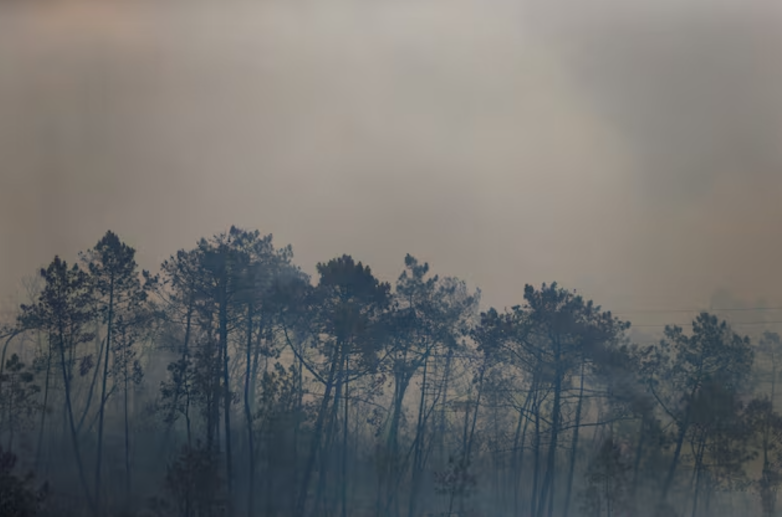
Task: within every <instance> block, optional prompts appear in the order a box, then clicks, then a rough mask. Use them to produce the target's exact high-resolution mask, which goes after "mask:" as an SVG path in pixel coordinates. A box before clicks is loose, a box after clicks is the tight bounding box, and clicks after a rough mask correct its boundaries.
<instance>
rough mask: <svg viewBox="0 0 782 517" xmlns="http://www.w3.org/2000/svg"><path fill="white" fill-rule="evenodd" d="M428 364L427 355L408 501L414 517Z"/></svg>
mask: <svg viewBox="0 0 782 517" xmlns="http://www.w3.org/2000/svg"><path fill="white" fill-rule="evenodd" d="M428 366H429V360H428V356H427V357H426V358H425V359H424V372H423V379H422V381H421V398H420V401H419V403H418V422H417V423H416V426H415V444H414V452H413V469H412V482H411V484H410V499H409V501H408V508H407V516H408V517H414V515H415V509H416V504H417V503H418V493H419V486H420V484H421V473H422V470H423V469H422V465H421V456H422V453H423V440H424V432H425V429H424V406H425V405H426V374H427V369H428Z"/></svg>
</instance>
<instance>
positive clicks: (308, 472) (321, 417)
mask: <svg viewBox="0 0 782 517" xmlns="http://www.w3.org/2000/svg"><path fill="white" fill-rule="evenodd" d="M339 348H340V347H339V346H337V347H335V349H334V352H333V357H332V361H331V365H330V367H329V374H328V378H327V379H326V386H325V392H324V393H323V400H321V403H320V410H319V411H318V416H317V418H316V419H315V427H314V429H313V432H312V442H311V444H310V450H309V453H308V455H307V462H306V463H305V465H304V472H303V477H302V480H301V486H300V488H299V494H298V497H297V499H296V508H295V512H294V514H293V515H294V517H304V515H305V513H304V512H305V511H306V508H307V492H308V490H309V485H310V480H311V478H312V470H313V468H314V467H315V458H316V456H317V454H318V449H319V448H320V442H321V434H322V433H323V424H324V422H325V419H326V412H327V411H328V406H329V399H330V398H331V390H332V389H334V376H335V375H336V373H337V368H338V366H337V362H338V361H339V359H340V357H339Z"/></svg>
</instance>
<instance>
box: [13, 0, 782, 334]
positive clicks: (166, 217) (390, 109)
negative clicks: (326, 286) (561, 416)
mask: <svg viewBox="0 0 782 517" xmlns="http://www.w3.org/2000/svg"><path fill="white" fill-rule="evenodd" d="M156 3H157V6H154V5H153V4H152V3H151V2H149V3H147V2H140V1H138V0H136V1H131V0H127V1H125V2H115V3H111V2H105V1H104V2H88V1H67V0H59V1H44V0H40V1H38V2H29V1H19V2H10V3H4V4H3V5H2V6H0V167H2V168H0V171H2V172H0V294H2V295H3V296H4V297H5V298H8V297H9V296H11V295H12V293H13V292H14V290H15V289H16V288H17V286H18V281H19V279H20V278H21V277H23V276H25V275H29V274H33V273H35V271H36V269H37V268H38V267H39V266H42V265H45V263H47V262H48V261H50V260H51V258H52V257H53V255H54V254H56V253H57V254H61V255H62V256H64V257H65V258H67V259H69V260H72V259H73V258H75V254H76V253H77V251H79V250H84V249H86V248H88V247H90V246H92V245H93V244H95V242H97V240H98V239H99V238H100V237H101V236H102V234H103V233H104V232H105V231H106V230H107V229H112V230H114V231H116V232H118V233H119V234H120V236H121V237H123V238H124V239H125V240H126V241H128V242H129V243H130V244H131V245H133V246H135V247H137V248H138V250H139V257H140V260H141V262H142V263H143V265H144V266H145V267H147V268H156V266H157V264H159V262H160V261H162V260H163V259H165V258H166V257H167V256H168V255H170V254H171V253H173V252H175V251H176V250H177V249H180V248H184V247H190V246H192V245H193V244H194V243H195V241H196V240H197V239H198V238H200V237H202V236H209V235H211V234H213V233H216V232H219V231H222V230H224V229H226V228H227V227H228V226H230V225H231V224H236V225H238V226H242V227H248V228H258V229H260V230H261V231H262V232H264V233H273V234H274V235H275V240H276V241H277V242H278V244H281V245H282V244H287V243H291V244H293V247H294V253H295V255H296V260H297V262H298V263H299V264H301V265H302V266H303V267H304V268H305V269H306V270H307V271H309V272H312V271H313V269H314V264H315V263H316V262H318V261H323V260H328V259H329V258H332V257H334V256H336V255H338V254H342V253H350V254H352V255H353V256H354V257H355V258H356V259H358V260H363V261H365V262H367V263H368V264H370V265H371V266H372V267H373V269H374V270H375V271H376V272H377V273H378V274H379V275H380V276H381V277H383V278H386V279H389V280H391V279H393V278H395V277H396V275H397V274H398V273H399V271H400V270H401V267H402V263H403V258H404V255H405V253H408V252H409V253H411V254H413V255H415V256H417V257H418V258H420V259H422V260H426V261H429V262H430V263H431V264H432V266H433V269H434V271H436V272H439V273H443V274H450V275H456V276H459V277H461V278H464V279H466V280H468V282H469V283H470V285H471V286H479V287H481V288H482V290H483V292H484V301H485V302H486V303H487V304H492V305H498V306H503V305H513V304H515V303H518V302H520V301H521V295H522V289H523V286H524V284H525V283H534V284H540V283H541V282H544V281H551V280H557V281H559V282H560V283H562V284H563V285H565V286H567V287H571V288H577V289H579V290H580V291H582V292H585V293H586V294H588V295H589V296H591V297H594V298H595V300H596V301H597V302H598V303H601V304H602V305H604V306H606V307H607V308H611V309H614V310H616V311H632V310H644V309H661V308H692V307H694V306H696V305H700V304H703V303H706V301H707V300H708V299H709V296H710V295H711V294H712V293H713V292H714V291H715V290H716V289H718V288H726V289H729V290H731V291H734V292H735V293H736V294H737V295H738V296H741V297H744V298H747V299H750V300H754V299H756V298H758V297H764V298H766V299H769V300H779V299H782V297H780V296H778V293H779V292H780V289H782V274H781V273H780V266H782V239H781V238H780V237H782V202H780V200H781V199H782V197H781V195H782V150H781V149H782V139H781V138H780V137H782V59H780V56H781V55H782V14H780V10H779V8H778V7H775V3H776V2H772V1H767V2H760V1H747V0H743V1H741V2H739V1H738V0H736V1H733V2H724V1H723V2H718V1H716V0H708V1H706V0H698V1H696V0H687V1H685V0H676V1H673V0H669V1H667V2H661V1H659V0H647V1H643V2H642V1H638V0H636V1H626V0H625V1H621V2H620V1H619V0H612V1H607V0H591V1H589V2H584V1H583V0H579V1H577V0H518V1H510V0H471V1H467V0H415V1H413V0H326V1H323V0H319V1H310V0H266V1H264V0H256V1H253V2H249V1H247V2H245V1H238V0H234V1H229V2H218V1H214V2H201V3H199V4H198V5H197V4H196V3H194V2H189V3H184V2H175V1H169V2H163V1H160V2H156ZM210 4H211V5H210ZM779 315H780V318H779V319H782V312H780V313H779ZM674 317H675V316H674ZM670 319H671V316H670V315H666V316H665V317H664V318H663V321H667V320H670ZM657 320H660V318H659V317H658V318H657V319H656V320H655V321H657ZM678 320H681V318H680V317H679V318H678Z"/></svg>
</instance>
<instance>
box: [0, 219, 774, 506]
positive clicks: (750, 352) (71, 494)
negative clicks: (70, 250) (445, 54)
mask: <svg viewBox="0 0 782 517" xmlns="http://www.w3.org/2000/svg"><path fill="white" fill-rule="evenodd" d="M28 287H29V294H30V301H29V302H28V303H26V304H23V305H21V306H20V307H19V311H18V317H17V319H16V321H15V322H13V323H11V324H8V325H6V326H5V327H4V328H3V329H2V332H1V333H0V336H2V352H1V355H2V356H1V357H0V514H2V515H9V516H17V515H18V516H27V515H58V516H61V515H92V516H95V517H102V516H108V515H118V516H119V515H126V516H130V515H142V514H143V515H160V516H164V515H165V516H169V515H170V516H177V517H180V516H181V517H212V516H230V517H234V516H293V517H315V516H318V517H319V516H329V517H331V516H333V517H337V516H339V517H363V516H377V517H419V516H422V515H438V516H455V515H458V516H460V517H463V516H466V515H476V516H477V515H481V516H489V515H491V516H494V515H498V516H502V515H507V516H513V517H579V516H583V517H604V516H605V517H629V516H648V517H661V516H666V517H667V516H671V515H679V516H690V517H700V516H703V517H706V516H712V515H719V514H721V513H722V514H730V515H733V514H735V513H738V512H744V513H748V514H754V515H763V516H764V517H771V516H774V515H776V492H777V490H778V487H779V486H780V484H782V447H780V445H782V416H780V413H778V412H777V411H776V400H775V396H776V379H777V363H778V356H779V354H780V351H782V341H780V337H779V336H778V335H777V334H775V333H771V332H765V333H764V334H762V335H761V336H757V337H755V338H754V339H750V337H748V336H743V335H740V334H738V333H736V332H735V331H734V330H732V329H731V327H730V325H729V324H728V323H727V322H726V321H723V320H721V319H720V318H718V317H716V316H715V315H712V314H709V313H705V312H704V313H702V314H700V315H698V316H697V317H696V318H695V319H694V320H693V322H692V326H691V328H689V329H686V330H685V329H683V328H681V327H679V326H675V325H672V326H667V327H666V328H665V331H664V336H663V338H662V339H660V340H659V341H657V342H634V341H633V340H632V339H631V338H630V337H629V332H628V331H629V329H630V323H629V322H626V321H622V320H621V319H619V318H617V317H616V316H614V315H613V314H612V313H611V312H610V311H607V310H604V309H602V308H601V307H600V306H598V305H596V304H594V303H593V302H592V301H591V300H585V299H584V298H583V297H582V296H580V295H578V294H576V292H575V291H571V290H568V289H565V288H563V287H561V286H559V285H558V284H557V283H551V284H543V285H542V286H540V287H534V286H531V285H527V286H526V287H525V289H524V292H523V293H520V294H521V297H522V299H521V300H520V304H519V305H516V306H514V307H511V308H508V309H505V310H502V311H500V310H497V309H494V308H490V309H488V310H485V311H482V310H481V309H480V303H479V302H480V291H478V290H476V291H471V290H470V289H468V287H467V285H466V284H465V282H463V281H462V280H459V279H458V278H453V277H441V276H439V275H436V274H433V273H432V272H431V271H430V268H429V265H428V264H426V263H422V262H420V261H419V260H417V259H416V258H414V257H412V256H410V255H407V256H406V257H405V258H404V263H403V267H402V272H401V274H400V275H399V277H398V279H397V280H396V281H395V282H394V283H393V285H392V284H390V283H387V282H382V281H380V280H379V279H378V278H376V277H375V276H374V274H373V272H372V270H371V269H370V267H369V266H367V265H365V264H362V263H361V262H357V261H356V260H354V259H353V258H352V257H351V256H348V255H343V256H340V257H336V258H334V259H332V260H329V261H327V262H323V263H319V264H318V265H317V276H316V278H314V279H313V278H310V277H309V276H308V275H307V274H305V273H304V272H303V271H302V270H301V268H300V267H298V266H297V265H296V264H295V263H294V261H293V252H292V248H291V247H290V246H287V247H275V245H274V243H273V240H272V236H271V235H262V234H261V233H260V232H259V231H250V230H244V229H240V228H236V227H232V228H231V229H230V230H228V231H227V232H224V233H220V234H218V235H215V236H212V237H210V238H205V239H201V240H200V241H199V242H198V243H197V244H196V245H195V246H194V247H193V248H192V249H187V250H180V251H178V252H176V253H175V254H174V255H172V256H171V257H170V258H169V259H167V260H166V261H165V262H163V264H162V265H161V266H160V268H159V271H157V272H155V273H154V274H153V273H150V272H148V271H142V270H140V268H139V266H138V265H137V263H136V259H135V250H134V248H132V247H131V246H129V245H128V244H126V243H124V242H123V241H122V240H121V239H120V238H119V237H118V236H117V235H116V234H115V233H113V232H111V231H109V232H107V233H106V234H105V236H103V237H102V238H101V239H100V241H99V242H98V243H97V244H96V245H95V247H94V248H92V249H90V250H88V251H86V252H84V253H82V254H80V255H79V257H78V259H77V260H76V261H75V262H74V263H72V264H69V263H68V262H66V261H65V260H64V259H62V258H60V257H55V258H54V259H53V261H52V262H51V263H50V264H49V265H48V267H46V268H45V269H42V270H41V271H40V274H39V275H38V277H36V280H35V281H34V282H29V283H28ZM28 473H29V474H28Z"/></svg>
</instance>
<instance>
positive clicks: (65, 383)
mask: <svg viewBox="0 0 782 517" xmlns="http://www.w3.org/2000/svg"><path fill="white" fill-rule="evenodd" d="M59 334H60V337H59V341H60V343H59V348H60V366H61V369H62V378H63V386H64V388H65V410H66V412H67V416H68V423H69V424H70V431H71V443H72V445H73V453H74V456H75V459H76V469H77V472H78V474H79V481H80V482H81V485H82V489H83V490H84V495H85V497H86V499H87V503H88V505H89V506H90V509H91V510H92V513H93V514H94V515H95V516H96V517H100V516H99V512H98V508H97V506H96V504H95V500H94V499H93V498H92V496H91V495H90V488H89V485H88V484H87V477H86V476H85V475H84V463H83V462H82V458H81V452H80V449H79V438H78V436H77V435H76V424H75V422H74V419H73V404H72V403H71V383H70V379H69V378H68V377H69V376H68V367H67V364H66V358H65V337H64V330H63V328H62V323H61V324H60V332H59Z"/></svg>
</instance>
